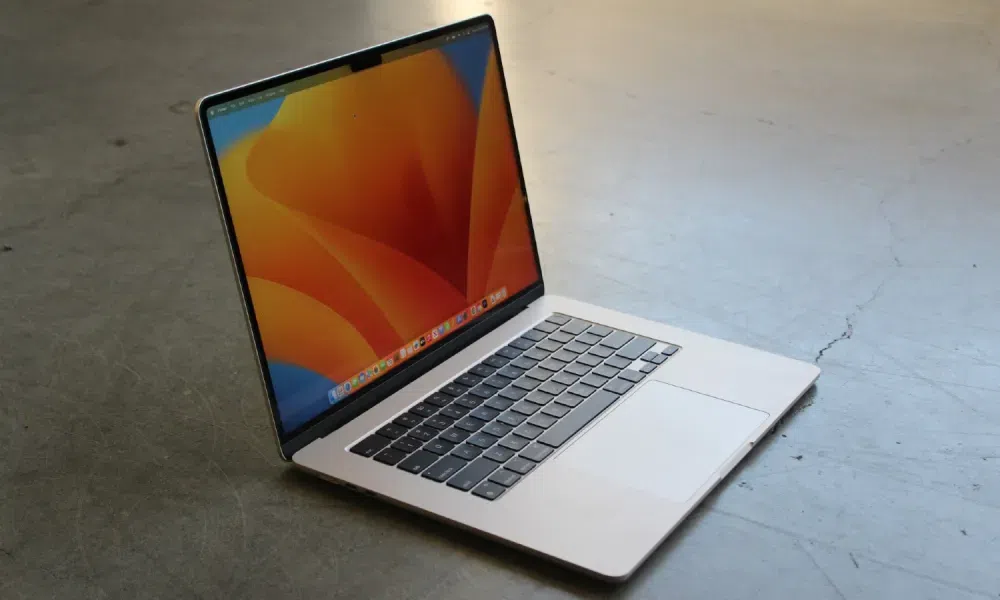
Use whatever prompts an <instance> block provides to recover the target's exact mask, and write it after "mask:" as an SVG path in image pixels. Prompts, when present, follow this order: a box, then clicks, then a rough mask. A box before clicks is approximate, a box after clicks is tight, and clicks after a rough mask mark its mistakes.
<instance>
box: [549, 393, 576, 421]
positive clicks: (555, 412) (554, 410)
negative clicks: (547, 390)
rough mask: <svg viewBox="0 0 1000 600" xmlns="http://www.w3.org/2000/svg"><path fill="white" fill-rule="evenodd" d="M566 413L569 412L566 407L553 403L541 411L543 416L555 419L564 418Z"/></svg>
mask: <svg viewBox="0 0 1000 600" xmlns="http://www.w3.org/2000/svg"><path fill="white" fill-rule="evenodd" d="M573 397H574V398H577V397H578V396H573ZM568 412H569V407H568V406H563V405H562V404H558V403H556V402H553V403H552V404H549V405H548V406H546V407H545V408H543V409H542V414H543V415H549V416H552V417H555V418H557V419H558V418H560V417H565V416H566V413H568Z"/></svg>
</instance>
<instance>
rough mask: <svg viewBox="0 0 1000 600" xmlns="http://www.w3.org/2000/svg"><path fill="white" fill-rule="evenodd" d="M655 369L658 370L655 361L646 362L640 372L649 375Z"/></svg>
mask: <svg viewBox="0 0 1000 600" xmlns="http://www.w3.org/2000/svg"><path fill="white" fill-rule="evenodd" d="M655 370H656V365H655V364H653V363H646V364H644V365H642V366H641V367H639V372H640V373H645V374H647V375H649V374H650V373H652V372H653V371H655Z"/></svg>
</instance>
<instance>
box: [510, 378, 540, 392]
mask: <svg viewBox="0 0 1000 600" xmlns="http://www.w3.org/2000/svg"><path fill="white" fill-rule="evenodd" d="M539 383H540V382H539V381H538V380H537V379H532V378H531V377H522V378H520V379H518V380H517V381H515V382H514V387H516V388H521V389H522V390H533V389H535V388H536V387H538V384H539Z"/></svg>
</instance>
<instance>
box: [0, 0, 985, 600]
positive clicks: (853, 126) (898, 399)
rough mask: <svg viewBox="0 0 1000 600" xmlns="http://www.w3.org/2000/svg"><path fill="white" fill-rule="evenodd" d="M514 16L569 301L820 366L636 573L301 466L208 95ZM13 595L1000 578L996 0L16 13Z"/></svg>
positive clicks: (8, 108)
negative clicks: (229, 223) (235, 258)
mask: <svg viewBox="0 0 1000 600" xmlns="http://www.w3.org/2000/svg"><path fill="white" fill-rule="evenodd" d="M484 9H485V10H489V11H491V12H493V13H494V14H495V15H496V17H497V19H498V22H499V26H500V35H501V44H502V46H503V49H504V52H505V55H506V61H505V62H506V63H507V65H508V67H507V68H508V71H509V77H510V82H509V83H510V86H511V94H512V99H513V106H514V113H515V119H516V123H517V127H518V131H519V135H520V141H521V145H522V152H523V156H524V161H525V168H526V173H527V179H528V184H529V193H530V196H531V199H532V204H533V209H534V213H535V215H536V216H537V223H536V228H537V231H538V234H539V236H540V247H541V251H542V254H543V259H544V265H545V268H546V275H547V280H548V281H549V286H550V288H551V289H553V290H554V291H556V292H559V293H563V294H567V295H575V296H582V297H584V298H587V299H590V300H592V301H595V302H598V303H601V304H604V305H607V306H610V307H613V308H617V309H621V310H625V311H632V312H635V313H637V314H639V315H642V316H644V317H650V318H653V319H660V320H664V321H667V322H670V323H672V324H675V325H679V326H683V327H686V328H690V329H694V330H698V331H702V332H705V333H708V334H713V335H716V336H721V337H723V338H727V339H731V340H734V341H737V342H742V343H747V344H752V345H755V346H759V347H762V348H766V349H768V350H772V351H775V352H779V353H783V354H788V355H792V356H795V357H798V358H802V359H806V360H816V361H818V362H819V363H820V364H821V365H822V366H823V368H824V370H825V371H824V374H823V376H822V378H821V380H820V383H819V386H818V388H817V390H816V391H815V393H814V394H813V395H811V396H810V397H809V398H807V399H806V400H805V401H804V402H803V403H802V404H801V405H800V406H799V407H798V409H797V410H796V413H795V414H794V416H792V417H791V418H789V419H788V420H787V422H786V423H785V425H784V427H783V428H782V429H781V430H780V432H779V433H780V435H775V436H774V437H773V438H772V439H771V441H770V442H768V443H766V444H764V445H763V447H761V448H759V450H758V451H756V452H755V453H754V454H753V455H752V457H751V460H749V462H748V463H747V464H746V465H745V466H744V467H743V468H742V469H740V470H739V471H738V472H736V473H735V474H734V475H733V476H732V477H731V478H730V479H729V480H728V481H727V482H726V483H725V485H723V486H722V488H721V489H720V491H718V492H717V493H716V494H714V495H713V496H712V497H711V498H710V499H709V501H707V502H706V503H705V505H704V506H703V507H702V508H701V509H700V510H699V511H698V512H697V513H696V514H695V515H694V516H693V518H691V519H690V521H689V522H688V523H687V524H686V525H685V526H684V527H683V528H682V529H681V530H680V531H679V532H678V533H677V534H676V535H675V536H673V537H672V538H671V539H670V540H669V541H668V542H667V543H666V544H665V545H664V547H663V548H661V549H660V550H659V551H658V552H657V553H656V554H655V555H654V556H653V557H652V559H651V560H650V561H649V564H648V565H647V566H646V567H645V568H644V569H643V570H642V571H640V573H639V574H638V575H637V576H636V577H635V579H634V580H633V581H631V582H630V583H628V584H627V585H624V586H621V587H617V588H609V587H604V586H600V585H596V584H594V583H593V582H591V581H588V580H586V579H584V578H581V577H579V576H577V575H574V574H571V573H567V572H564V571H562V570H560V569H558V568H554V567H552V566H549V565H547V564H544V563H539V561H537V560H535V559H531V558H528V557H525V556H522V555H521V554H518V553H517V552H514V551H510V550H507V549H504V548H501V547H499V546H497V545H495V544H492V543H489V542H485V541H480V540H478V539H475V538H473V537H471V536H469V535H466V534H462V533H458V532H456V531H454V530H452V529H450V528H447V527H444V526H440V525H437V524H435V523H432V522H430V521H428V520H426V519H423V518H418V517H414V516H411V515H409V514H407V513H405V512H402V511H400V510H397V509H395V508H390V507H386V506H383V505H381V504H378V503H375V502H373V501H371V500H369V499H367V498H364V497H362V496H359V495H356V494H354V493H350V492H347V491H342V490H339V489H337V488H335V487H333V486H331V485H327V484H324V483H321V482H318V481H314V480H312V479H310V478H307V477H305V476H301V475H299V474H296V473H294V472H291V471H290V470H289V469H288V468H286V467H285V465H284V464H282V463H281V462H280V461H279V460H278V458H277V455H276V452H275V450H274V448H273V446H272V443H271V439H270V437H269V433H268V424H267V416H266V412H265V408H264V400H263V398H262V395H261V393H260V391H259V388H258V383H257V381H256V379H255V375H254V367H253V363H252V356H251V351H250V346H249V342H248V339H247V337H246V335H245V332H244V327H243V323H242V322H241V315H240V310H239V304H238V298H237V292H236V286H235V284H234V282H233V279H232V277H231V274H230V268H229V265H228V263H227V256H226V252H225V247H224V242H223V236H222V232H221V229H220V226H219V223H218V220H217V217H216V212H215V208H214V205H213V198H212V192H211V189H210V186H209V180H208V175H207V171H206V169H205V167H204V165H203V162H202V156H201V151H200V149H199V147H198V140H197V135H196V131H195V127H194V124H193V120H192V118H191V114H190V113H191V102H192V101H193V100H194V99H195V98H196V97H198V96H199V95H201V94H203V93H206V92H210V91H213V90H216V89H219V88H222V87H226V86H230V85H233V84H237V83H241V82H243V81H245V80H248V79H252V78H257V77H261V76H265V75H268V74H271V73H273V72H276V71H278V70H283V69H287V68H292V67H295V66H298V65H300V64H304V63H307V62H311V61H316V60H319V59H322V58H324V57H328V56H331V55H335V54H339V53H342V52H345V51H349V50H352V49H354V48H357V47H360V46H362V45H367V44H371V43H375V42H379V41H382V40H385V39H388V38H391V37H394V36H397V35H401V34H405V33H409V32H412V31H414V30H418V29H422V28H427V27H430V26H434V25H437V24H442V23H444V22H447V21H450V20H452V19H454V18H458V17H461V16H466V15H470V14H474V13H477V12H480V11H482V10H484ZM0 41H2V46H3V49H4V52H3V53H2V54H0V81H3V85H2V86H0V132H2V134H3V135H2V138H0V139H2V143H0V244H2V245H3V252H0V327H2V329H0V331H2V336H0V337H2V343H0V431H2V433H0V598H4V599H6V598H47V597H54V598H108V597H112V598H173V597H177V598H222V597H234V598H236V597H238V598H279V597H288V598H316V597H340V598H393V599H397V598H434V599H437V598H441V599H452V598H454V599H458V598H560V597H567V596H575V595H590V594H593V595H620V596H622V597H628V598H727V599H736V598H810V599H816V600H820V599H824V598H832V599H836V598H849V599H854V598H905V599H907V600H913V599H919V598H953V599H972V598H997V597H998V596H1000V569H998V564H1000V474H998V466H1000V449H998V447H1000V405H998V400H997V398H998V393H1000V313H998V310H997V306H998V304H1000V261H998V256H1000V252H998V250H1000V240H998V238H1000V236H998V233H997V232H998V231H1000V5H997V4H996V2H993V1H992V0H885V1H883V2H866V1H862V0H843V1H836V2H824V1H820V0H748V1H746V2H717V1H711V2H683V1H681V0H668V1H660V2H657V1H653V0H648V1H645V2H640V1H637V0H620V1H616V2H606V1H604V0H601V1H596V0H594V1H590V0H588V1H586V2H584V1H581V2H569V1H562V2H557V1H555V0H534V1H531V2H527V1H525V2H500V1H498V0H497V1H494V2H491V1H484V2H474V1H469V2H458V1H454V2H444V1H441V2H433V1H430V0H421V1H412V2H408V1H406V2H404V1H402V0H401V1H398V2H387V1H373V2H362V1H360V0H357V1H351V2H334V1H317V0H289V1H287V2H280V3H279V2H272V1H269V0H241V1H229V2H204V3H203V2H193V1H191V0H177V1H175V2H152V1H148V0H142V1H127V0H87V1H84V0H63V1H59V2H55V1H53V2H34V1H29V0H5V2H3V3H0Z"/></svg>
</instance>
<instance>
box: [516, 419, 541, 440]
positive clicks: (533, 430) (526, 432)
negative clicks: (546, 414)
mask: <svg viewBox="0 0 1000 600" xmlns="http://www.w3.org/2000/svg"><path fill="white" fill-rule="evenodd" d="M544 431H545V430H544V429H542V428H541V427H538V426H537V425H531V424H530V423H525V424H523V425H521V426H520V427H518V428H517V429H515V430H514V433H515V434H516V435H519V436H521V437H523V438H528V439H529V440H533V439H535V438H536V437H538V436H540V435H542V433H543V432H544Z"/></svg>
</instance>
